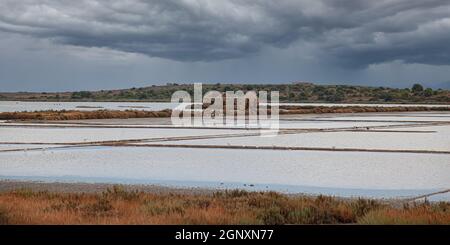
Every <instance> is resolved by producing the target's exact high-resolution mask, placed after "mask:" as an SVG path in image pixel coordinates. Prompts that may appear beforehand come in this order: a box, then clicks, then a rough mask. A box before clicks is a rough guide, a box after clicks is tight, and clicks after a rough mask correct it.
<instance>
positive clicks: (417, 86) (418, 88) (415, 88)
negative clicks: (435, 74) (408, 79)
mask: <svg viewBox="0 0 450 245" xmlns="http://www.w3.org/2000/svg"><path fill="white" fill-rule="evenodd" d="M411 90H412V91H413V93H417V92H422V91H423V86H422V85H420V84H418V83H416V84H414V85H413V86H412V89H411Z"/></svg>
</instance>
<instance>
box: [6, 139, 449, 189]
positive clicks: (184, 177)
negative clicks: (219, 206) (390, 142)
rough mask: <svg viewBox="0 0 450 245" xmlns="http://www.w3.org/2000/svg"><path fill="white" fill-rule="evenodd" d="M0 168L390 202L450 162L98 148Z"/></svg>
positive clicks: (444, 177) (440, 178) (444, 181)
mask: <svg viewBox="0 0 450 245" xmlns="http://www.w3.org/2000/svg"><path fill="white" fill-rule="evenodd" d="M30 159H33V160H32V161H30ZM0 162H1V173H0V176H2V178H8V177H13V176H22V177H23V178H31V179H33V178H34V179H38V180H39V176H41V177H42V176H45V177H46V178H48V179H52V178H54V180H57V179H61V178H62V179H64V178H65V177H66V178H68V179H70V178H75V179H77V178H79V179H83V178H88V179H91V180H98V181H100V182H101V181H102V180H103V179H108V180H109V181H108V182H111V183H121V182H123V181H124V180H129V181H134V182H136V183H151V182H157V183H160V184H169V185H170V184H173V183H174V182H176V183H179V185H184V184H183V183H187V184H186V185H188V186H189V183H192V182H198V183H204V184H203V185H206V186H210V187H214V186H217V185H220V183H224V184H232V183H247V184H253V185H259V186H267V189H269V190H270V189H272V187H273V189H278V188H280V186H290V188H291V189H292V190H297V191H298V190H300V189H301V187H302V186H303V187H304V186H310V187H317V188H332V189H334V190H335V193H336V195H338V194H339V192H338V191H337V190H339V189H342V191H343V193H347V195H348V194H353V195H362V196H367V193H371V191H372V192H373V191H375V192H377V193H382V191H383V190H391V191H387V192H386V193H390V194H389V195H390V196H391V195H393V194H394V193H395V190H402V191H398V192H397V194H398V195H399V196H402V195H404V194H405V193H406V192H408V191H410V192H414V193H418V192H417V191H420V190H422V191H423V192H426V191H430V190H439V189H445V188H448V187H449V186H450V175H449V174H448V173H450V164H448V163H449V162H450V156H448V155H439V154H429V155H426V154H402V153H386V154H384V153H362V152H354V153H353V152H352V153H349V152H315V151H311V152H302V151H265V150H228V149H227V150H225V149H215V150H214V151H211V150H208V149H178V148H177V149H173V148H133V147H116V148H110V147H96V148H77V149H59V150H47V151H35V152H26V153H23V152H7V153H2V154H0ZM208 183H209V184H208ZM288 189H289V188H288ZM351 189H357V190H359V191H355V192H351V191H350V190H351ZM288 191H289V190H288ZM349 191H350V193H349ZM369 196H370V195H369Z"/></svg>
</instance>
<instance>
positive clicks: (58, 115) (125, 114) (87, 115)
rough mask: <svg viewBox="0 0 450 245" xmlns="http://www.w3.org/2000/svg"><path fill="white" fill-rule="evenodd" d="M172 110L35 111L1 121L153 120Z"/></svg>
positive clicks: (3, 117) (5, 114)
mask: <svg viewBox="0 0 450 245" xmlns="http://www.w3.org/2000/svg"><path fill="white" fill-rule="evenodd" d="M170 115H171V110H162V111H138V110H126V111H116V110H98V111H75V110H70V111H66V110H62V111H53V110H50V111H35V112H3V113H0V120H48V121H53V120H84V119H109V118H119V119H126V118H152V117H170Z"/></svg>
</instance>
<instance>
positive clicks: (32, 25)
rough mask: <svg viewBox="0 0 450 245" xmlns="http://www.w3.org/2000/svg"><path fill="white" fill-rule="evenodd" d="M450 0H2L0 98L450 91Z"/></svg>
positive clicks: (0, 9) (0, 1)
mask: <svg viewBox="0 0 450 245" xmlns="http://www.w3.org/2000/svg"><path fill="white" fill-rule="evenodd" d="M449 43H450V1H448V0H377V1H374V0H273V1H268V0H258V1H256V0H254V1H251V0H227V1H225V0H178V1H176V0H147V1H144V0H121V1H119V0H111V1H106V0H105V1H83V0H80V1H72V0H0V91H63V90H90V89H112V88H128V87H138V86H149V85H151V84H164V83H166V82H180V83H181V82H214V83H216V82H222V83H226V82H230V83H286V82H292V81H312V82H317V83H326V84H335V83H343V84H361V85H371V86H394V87H404V86H410V85H411V84H412V83H414V82H421V83H423V84H424V85H426V86H432V87H435V88H437V87H446V88H450V45H449Z"/></svg>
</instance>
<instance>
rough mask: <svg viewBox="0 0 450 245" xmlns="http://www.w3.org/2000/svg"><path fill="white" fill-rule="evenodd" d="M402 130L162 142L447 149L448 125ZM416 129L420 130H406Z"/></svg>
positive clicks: (448, 139) (449, 146)
mask: <svg viewBox="0 0 450 245" xmlns="http://www.w3.org/2000/svg"><path fill="white" fill-rule="evenodd" d="M392 130H396V131H406V132H370V130H368V131H361V132H353V131H349V132H346V131H341V132H306V133H298V134H288V135H277V136H274V137H259V136H251V137H240V138H226V139H198V140H184V141H177V142H161V143H162V144H177V145H179V144H184V145H226V146H229V145H232V146H281V147H324V148H332V147H336V148H362V149H386V150H429V151H450V126H434V127H424V128H422V127H417V128H395V129H391V131H392ZM408 130H417V131H421V132H417V133H415V132H407V131H408Z"/></svg>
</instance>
